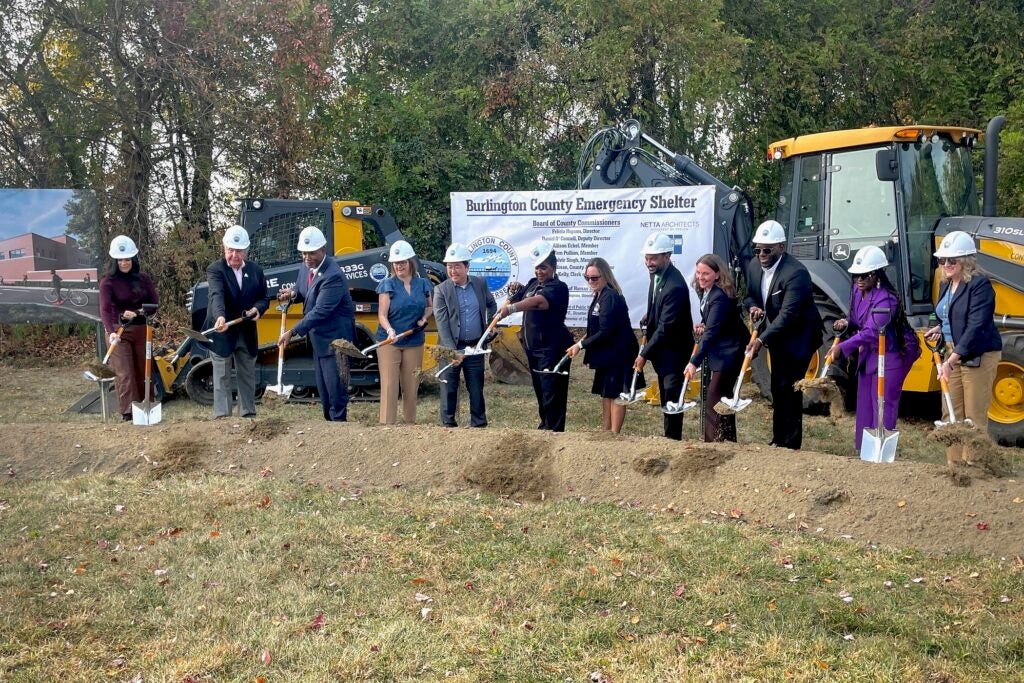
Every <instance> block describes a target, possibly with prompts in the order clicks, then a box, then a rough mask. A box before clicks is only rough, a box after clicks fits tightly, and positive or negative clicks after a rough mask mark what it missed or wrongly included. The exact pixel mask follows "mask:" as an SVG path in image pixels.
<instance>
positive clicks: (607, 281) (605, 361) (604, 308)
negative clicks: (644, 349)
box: [568, 258, 644, 434]
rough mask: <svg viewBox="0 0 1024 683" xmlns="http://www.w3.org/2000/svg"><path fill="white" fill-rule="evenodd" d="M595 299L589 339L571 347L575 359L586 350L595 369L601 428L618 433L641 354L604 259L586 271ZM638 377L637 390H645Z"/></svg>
mask: <svg viewBox="0 0 1024 683" xmlns="http://www.w3.org/2000/svg"><path fill="white" fill-rule="evenodd" d="M583 279H584V280H586V281H587V284H588V285H589V286H590V290H591V291H592V292H593V293H594V299H593V301H591V302H590V309H589V311H588V312H587V336H586V337H584V338H583V339H581V340H580V341H578V342H577V343H575V344H573V345H572V346H570V347H569V350H568V353H569V355H570V356H571V357H574V358H575V357H576V354H577V353H579V352H580V350H581V349H586V354H585V355H584V357H583V362H584V363H586V364H587V365H589V366H590V367H591V368H592V369H593V370H594V385H593V387H592V388H591V390H590V391H591V393H594V394H597V395H598V396H600V397H601V428H602V429H603V430H604V431H610V432H612V433H614V434H618V433H619V432H620V431H621V430H622V423H623V422H624V421H625V419H626V406H625V405H616V404H615V399H616V398H618V397H619V394H621V393H622V392H624V391H626V392H628V391H629V390H630V389H631V385H632V381H633V373H632V372H631V371H632V364H633V363H632V362H633V359H634V358H636V355H637V354H638V353H639V352H640V345H639V344H638V343H637V341H636V334H634V332H633V326H632V325H631V324H630V322H629V307H628V306H627V305H626V298H625V297H624V296H622V288H621V287H619V283H618V282H616V280H615V276H614V275H613V274H612V268H611V266H609V265H608V262H607V261H605V260H604V259H603V258H595V259H592V260H591V261H590V263H588V264H587V267H586V269H585V270H584V271H583ZM643 387H644V382H643V377H642V376H639V377H637V385H636V388H643Z"/></svg>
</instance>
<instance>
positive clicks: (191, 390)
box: [185, 358, 213, 406]
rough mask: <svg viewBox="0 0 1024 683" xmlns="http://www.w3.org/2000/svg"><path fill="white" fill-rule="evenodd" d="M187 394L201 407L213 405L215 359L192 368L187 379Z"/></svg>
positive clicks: (201, 362)
mask: <svg viewBox="0 0 1024 683" xmlns="http://www.w3.org/2000/svg"><path fill="white" fill-rule="evenodd" d="M185 393H187V394H188V397H189V398H190V399H192V400H193V401H195V402H196V403H198V404H199V405H201V406H212V405H213V359H212V358H207V359H206V360H204V361H200V362H199V363H196V364H195V365H193V366H192V369H191V370H189V371H188V376H187V377H185Z"/></svg>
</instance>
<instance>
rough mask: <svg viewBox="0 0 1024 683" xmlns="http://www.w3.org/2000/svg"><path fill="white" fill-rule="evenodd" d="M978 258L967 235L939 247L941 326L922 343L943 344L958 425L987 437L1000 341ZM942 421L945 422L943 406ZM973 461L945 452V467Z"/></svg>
mask: <svg viewBox="0 0 1024 683" xmlns="http://www.w3.org/2000/svg"><path fill="white" fill-rule="evenodd" d="M977 253H978V250H977V248H976V247H975V246H974V240H973V239H972V238H971V236H970V235H968V234H967V233H965V232H960V231H954V232H951V233H949V234H948V235H946V236H945V237H944V238H943V240H942V242H941V244H939V249H938V250H937V251H936V252H935V256H936V257H937V258H938V261H939V267H940V268H942V275H943V279H944V281H943V283H942V285H941V286H940V288H939V302H938V304H936V306H935V314H936V316H938V318H939V321H940V324H939V325H936V326H935V327H933V328H931V329H930V330H928V331H927V332H926V333H925V338H926V339H928V340H929V341H932V342H935V341H938V340H939V339H945V340H946V352H947V353H946V360H945V362H943V364H942V368H941V372H942V374H943V376H944V377H945V378H946V381H947V382H948V383H949V394H950V397H951V398H952V399H953V410H954V411H955V412H956V419H957V420H963V419H969V420H971V422H973V423H974V425H975V426H976V427H977V428H978V430H979V431H981V433H982V434H985V435H986V436H987V435H988V407H989V403H991V401H992V382H993V381H994V380H995V376H996V368H997V366H998V365H999V358H1000V356H1001V355H1002V348H1003V340H1002V337H1001V336H1000V335H999V329H998V328H997V327H996V325H995V322H994V320H993V316H994V314H995V310H996V296H995V290H993V288H992V283H991V282H990V281H989V279H988V277H986V276H985V274H984V273H983V272H982V271H981V269H979V268H978V261H977ZM942 418H943V420H946V421H948V420H949V415H947V414H946V405H945V403H943V405H942ZM971 457H972V453H971V452H969V450H968V449H967V447H966V446H963V445H959V444H958V445H954V446H950V447H949V448H948V449H946V461H947V463H948V464H949V465H956V464H957V463H959V462H970V461H971Z"/></svg>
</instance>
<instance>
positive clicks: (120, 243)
mask: <svg viewBox="0 0 1024 683" xmlns="http://www.w3.org/2000/svg"><path fill="white" fill-rule="evenodd" d="M110 259H111V260H110V266H109V269H108V271H107V275H106V276H105V277H104V278H103V279H102V280H100V318H102V320H103V329H104V330H106V333H107V343H108V344H115V343H116V344H117V348H115V349H114V353H113V354H112V355H111V358H110V362H111V365H113V366H114V374H115V375H116V377H115V379H114V386H115V388H116V389H117V408H118V410H119V411H120V412H121V416H122V417H123V419H124V420H125V421H126V422H127V421H130V420H131V419H132V401H142V400H143V398H144V395H145V376H146V318H145V316H144V315H142V313H141V311H142V307H143V305H146V307H147V311H149V313H150V315H152V314H153V313H156V305H157V303H159V300H158V299H157V294H156V287H154V286H153V281H152V280H151V279H150V277H149V275H146V274H145V273H142V272H139V248H138V247H137V246H135V242H133V241H132V239H131V238H130V237H128V236H127V235H118V236H117V237H115V238H114V239H113V240H111V242H110ZM122 325H123V326H124V329H123V331H122V332H121V334H120V337H119V336H118V333H117V331H118V329H119V328H120V327H121V326H122ZM150 393H151V394H152V393H153V392H152V391H151V392H150ZM150 398H152V396H151V397H150Z"/></svg>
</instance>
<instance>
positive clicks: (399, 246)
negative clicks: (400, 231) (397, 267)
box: [388, 240, 416, 263]
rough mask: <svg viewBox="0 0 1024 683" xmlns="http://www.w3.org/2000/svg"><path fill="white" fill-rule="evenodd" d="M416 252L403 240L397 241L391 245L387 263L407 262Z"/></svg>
mask: <svg viewBox="0 0 1024 683" xmlns="http://www.w3.org/2000/svg"><path fill="white" fill-rule="evenodd" d="M415 255H416V252H415V251H414V250H413V248H412V245H411V244H409V243H408V242H406V241H405V240H398V241H397V242H395V243H394V244H392V245H391V251H390V253H389V254H388V261H391V262H392V263H394V262H395V261H408V260H409V259H411V258H412V257H413V256H415Z"/></svg>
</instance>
